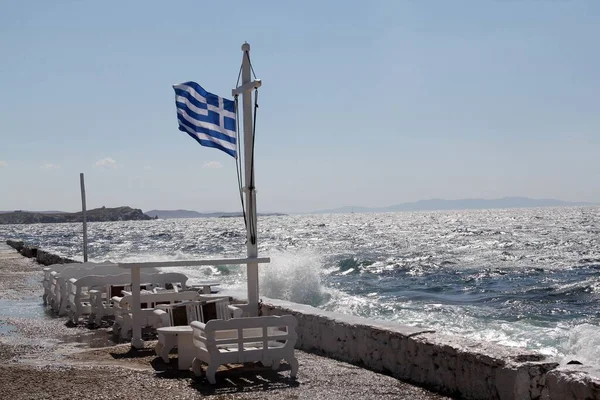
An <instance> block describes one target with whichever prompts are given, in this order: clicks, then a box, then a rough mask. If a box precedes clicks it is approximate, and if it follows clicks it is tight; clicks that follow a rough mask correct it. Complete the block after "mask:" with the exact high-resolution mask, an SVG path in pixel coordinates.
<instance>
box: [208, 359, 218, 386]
mask: <svg viewBox="0 0 600 400" xmlns="http://www.w3.org/2000/svg"><path fill="white" fill-rule="evenodd" d="M217 368H219V364H217V363H215V362H212V363H210V364H208V368H207V369H206V379H208V383H210V384H211V385H214V384H215V383H217V378H216V377H215V374H216V373H217Z"/></svg>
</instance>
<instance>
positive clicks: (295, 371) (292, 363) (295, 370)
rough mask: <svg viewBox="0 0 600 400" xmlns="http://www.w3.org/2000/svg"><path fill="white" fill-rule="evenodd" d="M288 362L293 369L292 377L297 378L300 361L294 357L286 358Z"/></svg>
mask: <svg viewBox="0 0 600 400" xmlns="http://www.w3.org/2000/svg"><path fill="white" fill-rule="evenodd" d="M286 361H287V362H288V364H290V367H292V372H291V373H290V376H291V377H292V378H295V377H296V375H297V374H298V359H297V358H296V357H294V356H292V357H290V358H286Z"/></svg>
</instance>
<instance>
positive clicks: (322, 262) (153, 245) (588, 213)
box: [0, 207, 600, 366]
mask: <svg viewBox="0 0 600 400" xmlns="http://www.w3.org/2000/svg"><path fill="white" fill-rule="evenodd" d="M88 237H89V256H90V261H105V260H111V261H129V262H132V261H166V260H189V259H199V258H217V257H218V258H221V257H243V256H245V252H246V245H245V243H246V240H245V227H244V221H243V219H242V218H197V219H170V220H152V221H128V222H93V223H89V224H88ZM0 239H2V240H6V239H20V240H23V241H25V242H27V243H29V244H33V245H37V246H39V247H40V248H42V249H44V250H48V251H50V252H54V253H57V254H60V255H62V256H66V257H71V258H74V259H78V260H81V259H82V225H81V224H34V225H0ZM258 241H259V255H260V256H269V257H271V263H270V264H268V265H261V266H260V267H259V268H260V295H261V296H265V297H269V298H277V299H284V300H289V301H293V302H297V303H303V304H309V305H312V306H314V307H317V308H320V309H324V310H329V311H335V312H339V313H344V314H352V315H358V316H362V317H366V318H372V319H380V320H386V321H394V322H397V323H399V324H403V325H410V326H415V327H421V328H427V329H433V330H436V331H439V332H445V333H449V334H457V335H462V336H466V337H469V338H472V339H476V340H484V341H489V342H495V343H498V344H501V345H506V346H518V347H524V348H527V349H530V350H536V351H538V352H541V353H544V354H547V355H550V356H553V357H555V358H556V359H557V360H559V361H560V362H568V361H571V360H577V361H580V362H582V363H584V364H586V365H592V366H600V207H565V208H532V209H499V210H468V211H432V212H401V213H379V214H377V213H374V214H372V213H365V214H361V213H356V214H354V213H352V214H326V215H288V216H263V217H259V221H258ZM171 270H173V269H171ZM179 270H181V272H185V273H186V274H188V276H190V278H191V280H192V281H195V282H205V281H218V282H221V287H222V288H223V289H225V290H232V291H243V290H245V287H246V286H245V285H246V275H245V274H246V268H245V266H234V265H230V266H219V267H211V266H205V267H185V268H179Z"/></svg>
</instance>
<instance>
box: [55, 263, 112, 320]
mask: <svg viewBox="0 0 600 400" xmlns="http://www.w3.org/2000/svg"><path fill="white" fill-rule="evenodd" d="M121 273H122V270H121V269H120V268H118V267H117V265H116V264H111V263H82V264H70V265H69V267H66V268H63V269H61V271H51V272H50V274H49V275H50V283H49V287H50V288H49V294H48V302H49V303H50V305H51V306H52V310H53V311H54V312H56V313H58V315H65V314H66V313H67V305H68V292H69V289H68V284H69V280H70V279H72V278H75V279H79V278H83V277H84V276H89V275H96V276H105V275H117V274H121Z"/></svg>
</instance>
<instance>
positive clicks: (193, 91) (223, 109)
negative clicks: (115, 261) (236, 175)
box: [173, 82, 237, 157]
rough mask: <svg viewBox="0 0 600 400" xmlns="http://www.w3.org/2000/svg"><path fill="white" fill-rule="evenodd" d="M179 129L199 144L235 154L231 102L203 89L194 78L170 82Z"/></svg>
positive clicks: (232, 104)
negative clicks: (173, 90) (193, 80)
mask: <svg viewBox="0 0 600 400" xmlns="http://www.w3.org/2000/svg"><path fill="white" fill-rule="evenodd" d="M173 89H175V104H176V105H177V120H178V121H179V130H180V131H183V132H186V133H187V134H188V135H190V136H191V137H193V138H194V139H196V140H197V141H198V143H200V144H201V145H202V146H207V147H214V148H216V149H219V150H223V151H224V152H225V153H227V154H229V155H230V156H232V157H236V149H237V146H236V133H235V125H236V123H235V103H234V102H233V101H231V100H228V99H224V98H222V97H219V96H217V95H214V94H212V93H209V92H207V91H206V90H204V89H203V88H202V86H200V85H198V84H197V83H196V82H185V83H182V84H179V85H174V86H173Z"/></svg>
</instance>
